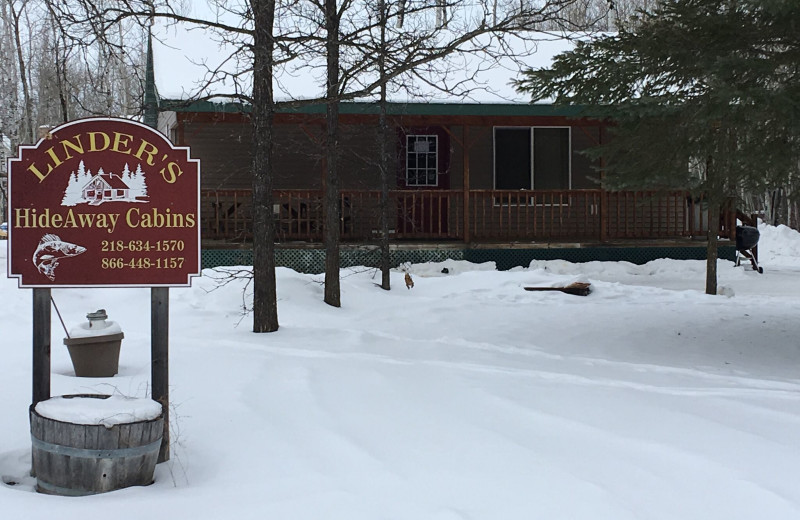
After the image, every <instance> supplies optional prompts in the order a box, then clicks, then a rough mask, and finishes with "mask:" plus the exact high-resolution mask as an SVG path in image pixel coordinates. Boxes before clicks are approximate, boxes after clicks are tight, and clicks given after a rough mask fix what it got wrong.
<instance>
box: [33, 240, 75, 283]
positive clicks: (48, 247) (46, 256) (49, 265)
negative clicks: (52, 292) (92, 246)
mask: <svg viewBox="0 0 800 520" xmlns="http://www.w3.org/2000/svg"><path fill="white" fill-rule="evenodd" d="M85 251H86V248H85V247H82V246H79V245H75V244H70V243H69V242H64V241H63V240H61V238H60V237H59V236H58V235H53V234H47V235H44V236H42V238H41V240H39V247H37V248H36V251H34V253H33V265H35V266H36V269H38V270H39V272H40V273H42V274H43V275H45V276H46V277H48V278H49V279H50V281H53V280H55V279H56V272H55V271H56V267H58V261H59V260H61V259H62V258H67V257H70V256H78V255H79V254H81V253H84V252H85Z"/></svg>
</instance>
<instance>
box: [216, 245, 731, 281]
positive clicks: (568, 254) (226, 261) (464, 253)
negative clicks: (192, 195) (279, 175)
mask: <svg viewBox="0 0 800 520" xmlns="http://www.w3.org/2000/svg"><path fill="white" fill-rule="evenodd" d="M202 253H203V268H204V269H210V268H213V267H219V266H231V265H247V266H249V265H253V252H252V251H251V250H249V249H204V250H203V252H202ZM719 257H720V258H721V259H725V260H731V261H733V260H734V259H735V258H736V249H735V248H734V247H733V246H720V248H719ZM658 258H673V259H676V260H705V258H706V248H705V246H698V247H586V248H563V249H463V250H462V249H429V250H425V249H423V250H418V249H414V250H393V251H392V252H391V263H392V267H397V266H399V265H402V264H404V263H412V264H418V263H423V262H442V261H444V260H448V259H452V260H467V261H469V262H475V263H482V262H490V261H491V262H495V263H496V264H497V269H498V270H500V271H505V270H507V269H511V268H513V267H520V266H521V267H527V266H528V265H530V263H531V261H532V260H567V261H569V262H590V261H595V260H597V261H626V262H631V263H634V264H645V263H647V262H650V261H651V260H656V259H658ZM275 263H276V265H278V266H280V267H289V268H291V269H294V270H295V271H299V272H301V273H314V274H317V273H321V272H323V271H324V270H325V250H324V249H276V250H275ZM339 263H340V265H341V266H342V267H355V266H362V265H363V266H367V267H378V266H379V265H380V252H379V251H378V250H373V249H342V250H340V262H339Z"/></svg>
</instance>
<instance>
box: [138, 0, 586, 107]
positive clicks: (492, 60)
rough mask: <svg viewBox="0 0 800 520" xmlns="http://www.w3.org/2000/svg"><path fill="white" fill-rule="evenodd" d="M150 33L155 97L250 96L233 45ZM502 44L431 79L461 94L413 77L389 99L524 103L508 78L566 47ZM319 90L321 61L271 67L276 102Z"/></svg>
mask: <svg viewBox="0 0 800 520" xmlns="http://www.w3.org/2000/svg"><path fill="white" fill-rule="evenodd" d="M196 4H198V5H193V10H192V11H191V12H190V13H189V14H190V15H192V16H197V17H200V18H201V19H214V16H213V14H212V13H209V12H208V10H207V9H205V8H202V4H203V3H202V2H199V3H196ZM153 36H154V40H153V55H154V71H155V78H156V85H157V88H158V93H159V96H160V97H161V98H163V99H189V98H196V97H201V96H209V95H210V96H214V95H217V96H221V95H225V94H231V93H233V92H240V93H244V94H246V95H250V94H251V91H252V78H251V75H250V74H249V72H245V73H244V74H243V75H242V76H241V77H240V78H239V79H238V80H234V79H232V76H230V74H233V73H234V72H238V71H242V70H247V69H249V68H250V67H251V64H250V63H249V62H248V61H247V60H244V61H237V60H235V59H231V56H232V55H233V54H234V51H235V50H236V47H237V46H235V45H232V44H231V43H229V42H224V41H223V39H222V38H220V37H219V36H218V35H217V34H216V33H215V32H214V31H213V30H211V29H208V28H206V27H198V26H192V25H188V24H169V25H165V24H161V25H157V26H156V27H154V29H153ZM454 36H455V35H454ZM239 40H241V38H239ZM484 40H485V39H484ZM245 41H246V40H245ZM502 45H503V46H504V47H503V48H502V49H501V47H500V44H499V43H498V42H497V41H492V43H491V44H489V45H487V48H488V49H491V53H487V52H479V53H476V54H474V55H473V54H470V55H467V54H455V55H454V56H453V57H452V58H451V59H450V61H451V63H450V65H449V66H448V67H447V69H448V71H447V73H446V74H445V75H443V76H441V77H439V76H437V77H436V78H435V79H434V80H432V81H433V83H435V84H438V85H444V84H449V85H460V87H458V88H456V87H453V88H452V90H453V91H459V92H461V93H462V94H464V95H463V96H461V95H459V96H456V95H453V94H452V93H446V92H442V91H441V90H439V89H435V88H432V87H431V85H427V84H425V83H424V82H423V81H421V80H419V79H418V78H411V79H409V78H405V81H411V82H412V88H411V90H412V91H413V94H412V93H409V92H408V91H407V90H397V89H395V88H391V87H390V89H389V94H388V95H389V100H390V101H393V102H472V103H511V102H518V103H528V102H530V97H529V96H528V95H526V94H520V93H517V92H516V90H515V89H514V88H513V87H512V85H511V81H512V80H515V79H518V77H519V75H520V69H521V68H523V67H528V66H530V67H544V66H547V65H549V63H550V61H551V60H552V58H553V56H555V55H556V54H558V53H560V52H563V51H565V50H568V49H571V47H572V44H571V43H570V42H569V41H567V40H566V39H564V38H563V37H561V36H558V35H553V34H546V33H535V34H534V35H533V38H532V39H531V40H530V41H524V40H523V39H521V38H519V37H517V36H514V35H505V36H504V37H503V43H502ZM509 51H513V53H514V54H516V55H518V58H517V59H511V58H508V57H506V56H502V57H495V56H496V55H498V54H508V53H509ZM211 71H222V72H223V74H218V75H217V77H221V76H222V75H226V74H227V75H226V77H225V79H224V80H222V81H216V82H214V83H213V84H209V83H208V80H209V79H210V78H211V77H213V75H212V74H211ZM324 92H325V77H324V70H323V67H322V61H319V63H315V64H314V67H304V66H301V65H292V64H289V65H286V66H281V67H279V68H278V69H277V70H276V78H275V97H276V100H278V101H288V100H293V99H312V98H317V97H321V96H323V95H324ZM220 99H222V98H220Z"/></svg>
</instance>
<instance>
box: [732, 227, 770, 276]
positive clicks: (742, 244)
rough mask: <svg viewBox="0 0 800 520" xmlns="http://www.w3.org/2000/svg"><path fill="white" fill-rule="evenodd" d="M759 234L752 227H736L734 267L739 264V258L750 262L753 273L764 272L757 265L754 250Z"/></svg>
mask: <svg viewBox="0 0 800 520" xmlns="http://www.w3.org/2000/svg"><path fill="white" fill-rule="evenodd" d="M759 237H760V234H759V232H758V229H757V228H754V227H752V226H736V265H737V266H738V265H740V264H741V257H742V256H743V257H745V258H747V259H748V260H750V265H751V266H753V271H758V272H759V273H763V272H764V268H763V267H761V266H759V265H758V258H757V253H756V251H755V248H756V247H757V246H758V239H759Z"/></svg>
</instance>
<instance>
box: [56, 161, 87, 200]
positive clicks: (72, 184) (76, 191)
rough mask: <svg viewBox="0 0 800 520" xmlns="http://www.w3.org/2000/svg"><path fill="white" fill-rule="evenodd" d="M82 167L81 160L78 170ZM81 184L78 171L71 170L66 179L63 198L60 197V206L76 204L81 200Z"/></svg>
mask: <svg viewBox="0 0 800 520" xmlns="http://www.w3.org/2000/svg"><path fill="white" fill-rule="evenodd" d="M82 168H83V161H81V163H80V167H79V171H80V169H82ZM82 188H83V186H82V185H81V184H80V180H79V177H78V173H76V172H72V173H70V175H69V180H68V181H67V188H66V189H65V190H64V198H63V199H61V205H62V206H76V205H78V204H79V203H81V202H83V201H82V200H81V195H82V191H83V190H82Z"/></svg>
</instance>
